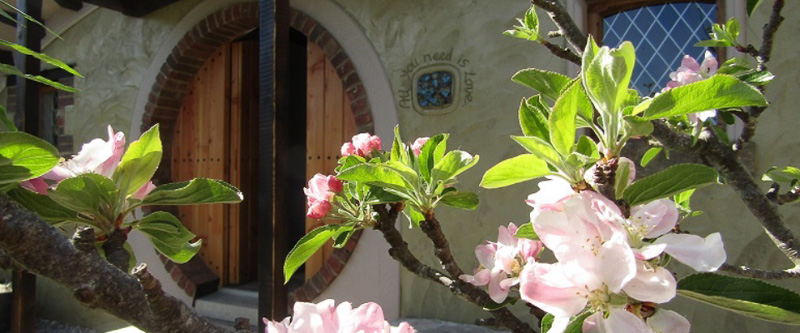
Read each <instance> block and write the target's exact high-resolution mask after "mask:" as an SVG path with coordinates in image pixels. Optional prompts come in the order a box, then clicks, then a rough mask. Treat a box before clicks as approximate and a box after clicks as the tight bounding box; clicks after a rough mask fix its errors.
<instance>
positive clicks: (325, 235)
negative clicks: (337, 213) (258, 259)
mask: <svg viewBox="0 0 800 333" xmlns="http://www.w3.org/2000/svg"><path fill="white" fill-rule="evenodd" d="M350 230H352V226H351V227H349V228H348V227H345V226H342V225H338V224H327V225H324V226H321V227H319V228H316V229H314V230H311V231H310V232H309V233H307V234H306V235H305V236H303V238H300V240H299V241H297V244H295V245H294V247H293V248H292V250H291V251H289V254H288V255H286V261H285V262H284V263H283V280H284V284H286V283H288V282H289V278H291V277H292V275H293V274H294V272H295V271H297V269H298V268H300V265H302V264H303V263H305V262H306V260H308V258H311V256H312V255H313V254H314V253H316V252H317V250H319V249H320V248H321V247H322V246H323V245H325V243H326V242H328V240H329V239H336V238H337V237H338V236H339V235H340V234H342V233H344V232H348V231H350Z"/></svg>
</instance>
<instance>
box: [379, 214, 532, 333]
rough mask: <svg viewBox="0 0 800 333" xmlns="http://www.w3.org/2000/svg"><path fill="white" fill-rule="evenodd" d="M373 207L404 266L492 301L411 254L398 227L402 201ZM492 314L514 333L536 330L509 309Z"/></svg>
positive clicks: (473, 298) (464, 294)
mask: <svg viewBox="0 0 800 333" xmlns="http://www.w3.org/2000/svg"><path fill="white" fill-rule="evenodd" d="M373 207H374V209H375V211H376V212H378V214H379V215H380V221H378V225H376V226H375V227H376V229H378V230H379V231H380V232H381V233H382V234H383V238H384V239H386V242H388V243H389V246H390V248H389V255H390V256H391V257H392V258H393V259H395V260H397V261H398V262H399V263H400V264H401V265H403V267H405V268H406V269H408V270H409V271H410V272H412V273H414V274H415V275H417V276H419V277H421V278H424V279H428V280H430V281H433V282H436V283H438V284H441V285H442V286H444V287H446V288H447V289H449V290H450V292H451V293H453V294H454V295H456V296H459V297H461V298H463V299H465V300H467V301H468V302H470V303H473V304H476V305H478V306H481V307H483V306H484V305H485V304H486V303H487V302H488V301H489V300H490V298H489V295H488V294H487V293H486V292H485V291H484V290H482V289H480V288H478V287H476V286H473V285H472V284H469V283H466V282H464V281H461V280H460V279H458V276H448V275H447V274H445V273H444V272H441V271H439V270H436V269H434V268H432V267H430V266H427V265H425V264H423V263H422V262H420V261H419V259H417V257H416V256H414V254H412V253H411V251H410V250H409V249H408V243H406V242H405V240H403V236H402V235H401V234H400V232H399V231H398V230H397V228H395V226H394V223H395V220H397V215H398V213H399V212H400V211H401V210H402V205H401V204H392V205H391V210H387V209H386V207H385V206H383V205H375V206H373ZM455 268H457V266H455ZM451 269H453V267H451ZM459 270H460V269H459ZM454 272H455V271H454ZM490 313H491V314H492V316H494V317H495V318H496V319H497V322H498V324H500V325H503V326H505V327H507V328H509V329H511V331H512V332H514V333H533V332H534V330H533V329H532V328H531V327H530V326H529V325H528V324H527V323H525V322H524V321H522V320H520V319H519V318H517V317H516V316H515V315H514V314H513V313H511V311H509V310H508V309H507V308H500V309H498V310H495V311H491V312H490Z"/></svg>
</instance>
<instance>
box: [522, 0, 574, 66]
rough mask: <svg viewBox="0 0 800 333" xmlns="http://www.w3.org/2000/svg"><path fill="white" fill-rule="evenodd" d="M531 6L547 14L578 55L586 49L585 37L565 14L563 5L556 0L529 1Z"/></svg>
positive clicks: (565, 10) (567, 14)
mask: <svg viewBox="0 0 800 333" xmlns="http://www.w3.org/2000/svg"><path fill="white" fill-rule="evenodd" d="M531 4H533V5H534V6H536V7H539V8H541V9H543V10H544V11H546V12H547V15H549V16H550V18H551V19H552V20H553V22H554V23H555V24H556V26H557V27H558V29H559V30H561V32H562V33H563V34H564V38H566V39H567V42H569V44H570V45H572V47H573V48H574V49H575V52H576V53H578V54H579V55H580V54H582V53H583V50H584V49H585V48H586V41H587V38H588V37H587V36H586V34H585V33H583V31H581V28H579V27H578V25H577V24H575V21H574V20H573V19H572V17H571V16H570V15H569V13H568V12H567V9H566V8H565V7H564V5H562V4H561V2H560V1H558V0H531Z"/></svg>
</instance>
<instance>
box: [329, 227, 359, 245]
mask: <svg viewBox="0 0 800 333" xmlns="http://www.w3.org/2000/svg"><path fill="white" fill-rule="evenodd" d="M354 225H355V223H354V222H350V223H347V224H344V225H342V228H346V229H347V228H349V230H346V229H345V230H343V232H341V233H339V234H338V235H336V237H335V238H334V239H333V247H334V248H337V249H341V248H343V247H344V246H345V245H347V242H349V241H350V237H353V234H355V233H356V231H358V230H359V229H354V228H353V226H354Z"/></svg>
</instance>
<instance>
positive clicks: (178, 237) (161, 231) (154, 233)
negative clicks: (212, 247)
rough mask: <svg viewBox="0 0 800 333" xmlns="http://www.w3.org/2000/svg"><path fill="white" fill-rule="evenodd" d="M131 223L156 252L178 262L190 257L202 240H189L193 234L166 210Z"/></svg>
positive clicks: (193, 236) (180, 262) (195, 252)
mask: <svg viewBox="0 0 800 333" xmlns="http://www.w3.org/2000/svg"><path fill="white" fill-rule="evenodd" d="M133 225H134V226H135V228H136V229H137V230H139V231H140V232H141V233H143V234H145V235H146V236H147V238H149V239H150V241H151V242H152V243H153V246H155V248H156V250H158V252H161V253H162V254H163V255H165V256H166V257H167V258H169V259H170V260H172V261H174V262H176V263H179V264H182V263H185V262H187V261H189V259H192V257H194V255H195V254H197V252H198V251H200V246H202V244H203V242H202V240H198V241H196V242H194V243H192V242H190V241H191V240H192V239H194V238H195V235H194V234H193V233H192V232H191V231H189V229H186V227H184V226H183V224H181V221H180V220H178V218H177V217H175V216H173V215H172V214H170V213H167V212H155V213H152V214H150V215H147V216H145V217H144V218H143V219H141V220H140V221H138V223H133Z"/></svg>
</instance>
